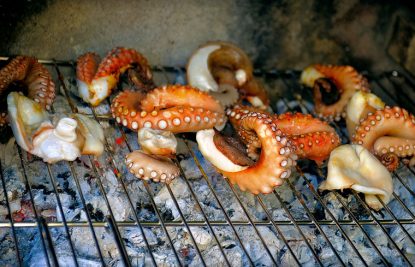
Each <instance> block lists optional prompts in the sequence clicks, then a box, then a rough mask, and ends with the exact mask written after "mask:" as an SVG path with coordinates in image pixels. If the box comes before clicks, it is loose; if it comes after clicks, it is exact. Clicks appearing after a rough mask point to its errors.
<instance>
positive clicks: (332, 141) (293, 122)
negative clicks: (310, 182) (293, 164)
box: [227, 107, 340, 164]
mask: <svg viewBox="0 0 415 267" xmlns="http://www.w3.org/2000/svg"><path fill="white" fill-rule="evenodd" d="M249 112H254V113H255V114H257V116H258V117H263V116H270V117H271V118H272V120H273V122H274V123H275V124H276V125H277V127H278V129H279V130H278V131H279V132H281V133H284V134H285V135H286V136H287V137H288V138H289V139H290V140H291V141H292V143H293V144H294V146H295V147H296V154H297V156H298V157H300V158H307V159H311V160H314V161H315V162H316V163H317V164H321V163H322V162H323V161H324V160H326V159H327V158H328V157H329V155H330V152H331V151H332V150H333V149H334V148H335V147H337V146H338V145H339V144H340V138H339V136H338V135H337V133H336V131H335V130H334V129H333V128H332V127H331V126H330V125H328V124H327V122H324V121H321V120H319V119H317V118H313V117H312V116H311V115H309V114H301V113H285V114H280V115H270V114H269V113H266V112H263V111H261V110H258V109H255V108H252V107H236V108H234V109H233V110H228V111H227V115H228V116H229V120H230V122H231V123H232V125H233V126H234V128H235V130H236V131H237V133H238V134H239V136H240V137H241V139H242V141H243V142H244V143H245V144H246V145H247V150H248V155H249V156H250V157H251V158H254V159H255V158H256V157H257V155H258V152H259V148H260V147H261V142H260V141H259V139H258V138H257V136H256V135H255V134H253V133H252V132H249V131H246V130H245V129H242V128H241V127H240V119H241V117H242V116H243V115H244V114H247V113H249Z"/></svg>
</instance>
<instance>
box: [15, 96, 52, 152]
mask: <svg viewBox="0 0 415 267" xmlns="http://www.w3.org/2000/svg"><path fill="white" fill-rule="evenodd" d="M7 109H8V113H9V120H10V125H11V127H12V131H13V134H14V136H15V138H16V142H17V144H18V145H19V146H20V147H21V148H23V149H24V150H26V151H29V150H30V149H32V148H33V146H32V140H31V139H30V136H32V133H33V132H34V131H35V130H36V129H37V128H38V127H39V126H40V124H41V123H42V122H44V121H48V113H47V112H46V110H45V109H43V107H42V106H41V105H40V104H39V103H37V102H35V101H33V100H31V99H30V98H28V97H25V96H24V95H21V94H19V93H16V92H11V93H10V94H9V95H8V96H7Z"/></svg>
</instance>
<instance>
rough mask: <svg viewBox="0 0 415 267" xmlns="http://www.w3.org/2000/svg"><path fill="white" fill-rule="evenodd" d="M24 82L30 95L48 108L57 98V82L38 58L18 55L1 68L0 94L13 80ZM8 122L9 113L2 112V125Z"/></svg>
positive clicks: (0, 123)
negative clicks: (55, 82)
mask: <svg viewBox="0 0 415 267" xmlns="http://www.w3.org/2000/svg"><path fill="white" fill-rule="evenodd" d="M17 81H19V82H22V83H23V84H24V85H25V86H27V88H28V97H30V98H31V99H33V100H34V101H36V102H38V103H40V104H41V105H42V107H44V108H46V109H47V110H49V109H50V107H51V105H52V103H53V100H54V99H55V84H54V83H53V80H52V76H51V75H50V73H49V71H48V70H47V69H46V68H45V67H44V66H43V65H42V64H40V63H39V62H38V61H37V59H36V58H34V57H28V56H18V57H16V58H14V59H12V60H11V61H10V62H9V63H8V64H7V65H6V66H5V67H4V68H2V69H1V70H0V96H1V95H2V94H3V93H4V92H5V91H6V89H7V87H8V86H9V85H10V84H11V83H13V82H17ZM6 123H7V114H6V112H2V113H1V114H0V126H3V125H5V124H6Z"/></svg>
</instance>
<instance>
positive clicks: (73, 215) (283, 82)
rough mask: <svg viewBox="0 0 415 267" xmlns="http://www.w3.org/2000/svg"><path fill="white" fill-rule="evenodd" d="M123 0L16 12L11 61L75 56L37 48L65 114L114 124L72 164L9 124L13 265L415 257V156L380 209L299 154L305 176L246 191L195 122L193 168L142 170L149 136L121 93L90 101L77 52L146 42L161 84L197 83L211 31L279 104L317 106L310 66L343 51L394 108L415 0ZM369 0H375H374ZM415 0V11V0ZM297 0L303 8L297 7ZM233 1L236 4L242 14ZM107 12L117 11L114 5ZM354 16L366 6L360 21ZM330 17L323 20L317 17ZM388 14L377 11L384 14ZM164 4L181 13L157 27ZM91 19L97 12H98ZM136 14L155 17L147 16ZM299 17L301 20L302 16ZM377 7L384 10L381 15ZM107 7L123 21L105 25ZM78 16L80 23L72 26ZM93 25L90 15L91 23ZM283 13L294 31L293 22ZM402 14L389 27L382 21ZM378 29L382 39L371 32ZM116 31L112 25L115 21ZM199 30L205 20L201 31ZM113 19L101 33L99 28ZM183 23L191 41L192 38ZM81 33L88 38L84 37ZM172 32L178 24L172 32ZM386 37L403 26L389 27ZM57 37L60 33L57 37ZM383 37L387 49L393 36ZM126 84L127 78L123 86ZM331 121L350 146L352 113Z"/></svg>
mask: <svg viewBox="0 0 415 267" xmlns="http://www.w3.org/2000/svg"><path fill="white" fill-rule="evenodd" d="M29 2H30V1H29ZM112 2H115V1H104V2H102V1H101V2H99V4H98V1H96V2H95V1H88V2H84V3H82V4H81V2H79V3H78V2H77V1H74V2H72V1H71V2H70V3H69V2H66V1H39V2H38V3H36V4H33V3H25V4H24V5H23V10H21V13H19V12H16V13H18V14H22V16H23V15H24V19H23V18H22V21H23V22H25V23H23V22H20V21H19V23H17V22H16V21H18V20H20V18H19V16H17V18H18V19H16V18H14V19H15V21H14V22H13V23H11V24H7V23H4V24H3V25H0V29H1V30H0V31H2V33H3V32H4V37H3V38H4V39H7V41H9V39H10V40H11V41H10V42H0V53H2V54H3V55H4V56H3V57H0V67H2V66H3V65H5V64H6V62H7V60H8V59H9V56H13V55H14V54H25V53H26V54H30V53H32V54H34V56H39V57H52V56H53V57H56V58H64V59H68V58H72V60H56V59H52V58H49V59H40V60H39V62H41V63H43V64H44V65H45V66H46V67H47V68H48V69H49V71H50V72H51V74H52V76H53V79H54V82H55V84H56V87H57V98H56V100H55V102H54V104H53V106H52V113H55V114H65V113H66V114H68V113H79V114H84V115H86V116H89V117H90V118H92V119H94V120H96V121H98V122H99V123H100V124H101V126H102V127H103V128H104V132H105V152H104V154H103V155H102V156H100V157H98V158H96V157H93V156H82V157H80V158H79V159H78V160H76V161H74V162H66V161H63V162H59V163H56V164H52V165H51V164H47V163H45V162H43V161H42V160H41V159H40V158H37V157H35V156H32V155H30V154H28V153H26V151H24V150H22V149H20V147H19V146H18V145H17V144H16V143H15V142H14V139H12V133H11V131H10V129H7V128H6V129H5V130H3V132H1V134H0V141H1V142H0V178H1V185H0V265H2V266H3V265H5V266H280V265H282V266H296V265H304V266H316V265H319V266H339V265H341V266H362V265H363V266H390V265H394V266H412V265H414V262H415V237H414V236H415V168H414V167H408V166H407V165H405V164H403V162H401V164H400V166H399V168H398V169H397V170H396V171H395V172H393V173H392V177H393V184H394V192H393V195H392V199H391V201H390V203H388V204H387V205H386V204H385V203H383V202H382V200H381V199H379V198H378V199H379V201H380V203H381V204H382V206H383V208H382V209H381V210H380V211H379V212H376V211H374V210H372V209H370V208H369V207H368V206H367V204H366V203H365V201H364V196H363V195H362V194H359V193H356V192H355V191H352V190H344V191H342V192H341V191H325V192H320V191H319V190H318V186H319V185H320V183H321V182H322V181H323V180H324V179H326V176H327V168H326V166H325V165H323V166H321V167H318V166H317V165H315V164H314V163H313V162H311V161H308V160H303V161H299V164H298V165H297V166H296V171H293V173H292V175H291V177H290V178H289V179H287V180H286V182H285V183H284V184H283V185H282V186H281V187H278V188H275V189H274V190H273V192H272V193H271V194H268V195H258V196H255V195H252V194H250V193H246V192H241V191H240V190H239V188H238V187H237V186H233V185H232V184H231V183H230V182H229V181H228V180H227V179H224V178H223V177H222V176H221V175H220V174H219V173H218V172H217V171H216V170H215V169H214V168H213V166H212V165H211V164H210V163H209V162H208V161H206V160H205V159H204V158H203V156H202V154H201V153H200V151H199V150H198V146H197V143H196V141H195V134H187V133H186V134H180V135H177V137H178V142H179V146H178V153H177V156H176V158H175V159H174V163H175V164H176V165H177V166H178V167H179V168H180V172H181V175H180V176H179V177H178V178H176V179H175V180H174V181H173V182H172V183H170V184H161V183H153V182H148V181H144V180H139V179H137V178H135V177H134V176H133V175H132V174H130V173H129V172H128V171H127V169H126V166H125V163H124V156H125V155H126V154H127V153H129V152H131V151H134V150H137V149H138V148H139V147H138V144H137V136H136V133H134V132H131V131H130V130H128V129H127V128H125V127H122V126H121V125H119V124H117V123H116V122H115V120H114V119H113V118H112V116H111V113H110V108H109V104H110V101H111V99H112V98H113V97H114V94H113V95H112V96H111V98H110V99H108V100H106V101H104V103H103V104H101V105H99V106H98V107H95V108H91V107H90V106H89V105H87V104H86V103H85V102H84V101H82V100H81V99H80V98H79V96H78V94H77V87H76V77H75V67H76V61H75V57H76V56H77V55H80V54H82V53H83V52H85V51H84V50H88V49H91V50H94V51H96V52H98V53H99V54H101V55H104V53H105V52H106V51H108V50H109V49H111V48H112V46H117V45H125V46H130V47H135V48H137V50H138V51H140V52H142V53H143V54H144V55H145V56H148V55H149V59H155V60H154V61H152V60H150V62H156V64H160V65H157V66H153V68H152V69H153V74H154V81H155V83H156V84H157V85H159V86H161V85H164V84H174V83H179V84H185V83H186V70H185V68H183V67H180V66H183V65H184V64H185V62H186V60H187V57H186V55H190V53H191V49H190V48H195V46H197V45H200V44H202V43H203V41H206V40H205V39H206V36H213V38H212V39H215V38H217V39H221V38H222V39H226V40H230V41H234V42H235V43H237V44H238V45H241V47H242V48H244V49H245V50H247V52H248V54H250V56H251V55H255V56H256V58H254V63H255V66H257V69H256V70H255V71H254V74H255V75H256V76H257V78H258V79H260V80H261V81H262V82H263V84H264V85H265V86H266V89H267V91H268V92H269V95H270V99H271V108H272V109H273V111H274V112H277V113H283V112H288V111H292V112H295V111H298V112H302V113H311V114H313V101H312V91H311V90H310V89H309V88H305V87H303V86H302V85H300V84H299V77H300V73H301V72H300V69H301V68H302V67H304V66H305V65H304V64H306V65H307V64H311V63H336V62H343V63H346V64H350V65H352V66H354V67H356V68H357V69H358V70H359V71H360V72H361V73H362V74H363V75H365V76H366V77H367V78H368V80H369V82H370V85H371V87H370V88H371V90H372V91H373V92H374V93H375V94H376V95H378V96H379V97H380V98H381V99H382V100H383V101H385V102H386V104H387V105H390V106H394V105H398V106H401V107H403V108H405V109H407V110H408V111H410V112H411V113H413V114H414V113H415V93H414V92H415V78H414V76H413V75H414V73H415V67H414V66H413V63H412V62H411V61H410V60H409V59H410V57H409V55H415V50H414V48H413V47H415V42H414V43H412V42H411V41H412V39H414V40H415V38H414V36H415V30H414V29H415V27H413V26H411V25H415V24H414V23H413V22H411V20H410V19H408V17H411V15H408V14H409V13H410V10H407V9H405V6H404V5H405V4H406V3H405V1H398V2H400V3H399V4H400V5H402V7H398V8H396V6H398V5H396V6H395V3H394V4H392V3H382V5H384V9H382V8H379V6H381V5H379V4H377V3H369V4H368V3H366V2H364V1H362V3H360V2H359V3H352V2H353V1H350V3H349V2H347V3H346V2H344V3H340V4H339V3H336V4H327V3H325V2H327V1H319V0H315V1H298V2H292V3H285V2H284V1H281V2H278V1H277V3H271V2H267V3H265V2H264V3H262V2H258V3H257V2H255V1H252V3H247V2H246V3H243V4H241V3H239V4H238V5H236V4H235V3H231V1H209V5H206V3H205V1H200V2H198V3H196V2H197V1H193V2H192V1H189V2H186V1H178V2H174V1H169V2H168V5H170V4H171V6H170V8H171V9H164V8H159V7H160V6H162V5H158V4H160V3H157V4H154V2H148V3H147V2H144V1H139V3H138V2H137V3H136V2H135V1H131V2H128V1H125V2H123V1H120V2H119V3H118V2H117V5H118V4H119V6H114V7H111V5H112ZM127 2H128V3H127ZM166 2H167V1H166ZM170 2H171V3H170ZM185 2H186V3H185ZM210 2H215V3H214V4H211V3H210ZM323 2H324V5H320V4H321V3H323ZM369 2H370V1H369ZM52 3H53V4H52ZM195 3H196V4H195ZM19 4H20V3H19ZM101 4H102V6H100V5H101ZM302 4H304V6H302ZM306 4H307V5H306ZM97 5H98V6H99V8H97V10H94V11H91V10H88V12H91V14H92V15H91V16H89V13H87V15H85V14H84V13H83V12H84V11H85V10H79V9H80V8H79V6H82V7H84V8H85V7H86V8H87V9H88V7H91V6H93V7H95V6H97ZM12 6H13V5H12V4H11V3H7V4H4V5H3V4H0V8H1V9H3V10H2V11H3V14H0V15H1V16H2V18H3V17H5V18H9V17H10V18H13V16H14V15H16V14H14V13H13V12H11V13H10V14H9V13H8V12H7V11H5V10H9V9H10V8H11V7H12ZM129 6H131V10H134V12H136V11H137V16H136V17H131V16H130V17H128V16H126V17H125V18H123V19H120V20H119V21H117V20H115V19H114V20H112V19H108V18H106V17H105V16H106V15H107V13H108V12H107V13H106V12H105V11H106V10H108V9H111V12H112V11H113V10H112V8H113V9H114V13H115V15H114V16H118V15H117V11H119V10H120V9H122V8H125V9H127V7H129ZM200 6H202V7H200ZM368 6H372V7H375V8H373V9H367V10H366V9H365V7H368ZM407 6H408V7H409V8H412V9H413V5H412V4H410V3H409V4H407ZM32 7H35V11H33V14H36V13H35V12H38V11H39V10H42V11H44V14H46V15H44V16H41V15H39V16H38V17H36V16H35V15H32V14H31V12H28V10H29V9H31V8H32ZM142 7H143V8H142ZM236 7H237V8H236ZM299 7H301V8H302V9H303V10H300V11H298V8H299ZM19 8H20V7H19ZM100 8H101V9H102V10H100ZM301 8H300V9H301ZM308 8H309V9H310V10H307V9H308ZM336 8H339V9H340V8H344V10H346V11H347V12H346V11H345V12H346V13H347V14H346V13H342V12H343V11H336V12H333V10H335V9H336ZM376 8H377V9H376ZM65 9H67V10H65ZM227 9H232V11H234V12H235V14H233V13H232V16H229V15H230V12H228V11H227ZM315 9H316V10H318V11H316V10H315ZM332 9H333V10H332ZM74 10H75V12H80V13H81V14H82V15H80V18H81V20H76V18H75V19H74V20H72V17H71V15H69V18H68V16H64V12H68V14H73V12H74ZM147 10H150V12H148V13H151V14H152V15H153V16H150V17H149V18H145V16H143V13H146V12H147ZM171 10H174V12H172V11H171ZM182 10H189V11H198V12H199V13H198V12H194V13H195V14H198V15H197V16H188V15H187V14H181V11H182ZM281 10H283V11H284V12H287V13H288V15H287V16H285V14H284V12H283V11H281ZM101 11H103V14H102V15H103V17H105V19H102V18H101V17H100V15H101V14H100V13H99V12H101ZM127 11H128V10H126V12H127ZM179 11H180V12H179ZM202 11H203V12H202ZM297 11H298V12H297ZM360 11H361V12H360ZM389 11H391V13H392V11H393V12H395V13H399V15H402V17H403V19H401V18H400V17H399V16H396V17H395V19H394V20H393V21H392V20H390V21H389V19H390V17H391V15H390V14H389V13H388V12H389ZM71 12H72V13H71ZM130 12H131V11H130ZM140 12H141V13H140ZM308 12H310V13H308ZM320 12H321V16H320ZM97 13H98V15H99V16H98V15H97ZM173 13H174V14H173ZM179 13H180V14H179ZM256 13H258V14H256ZM332 13H333V14H332ZM356 13H358V15H356V17H357V19H351V18H353V16H354V14H356ZM386 13H388V14H386ZM56 14H58V15H57V16H56ZM65 14H66V13H65ZM128 14H131V13H128ZM172 14H173V15H172ZM177 14H179V15H177ZM310 14H311V15H310ZM316 14H317V16H318V17H321V18H322V19H321V21H320V20H318V21H317V20H316V17H313V15H314V16H315V15H316ZM324 14H327V18H326V16H324ZM61 15H62V20H61V17H60V16H61ZM111 15H113V14H111ZM32 16H33V17H32ZM182 16H184V17H182ZM278 16H281V17H282V18H281V20H279V19H277V17H278ZM374 16H378V17H379V20H374V19H373V17H374ZM56 17H59V18H58V19H57V18H56ZM162 17H163V18H166V19H167V20H168V23H166V24H169V25H170V24H171V25H173V26H171V27H168V28H167V29H165V28H164V27H159V28H160V29H158V28H157V27H158V26H159V24H157V23H158V22H159V21H160V20H162ZM323 17H324V18H323ZM49 18H51V20H55V21H54V23H55V24H52V25H51V28H53V30H50V31H48V30H45V28H46V27H47V26H49ZM90 18H92V19H91V20H94V19H97V23H95V21H93V22H91V20H89V19H90ZM137 18H139V20H142V21H143V25H144V27H141V24H140V25H139V26H140V27H138V26H137V25H135V24H134V23H137ZM218 18H221V19H218ZM298 18H300V19H302V20H303V22H302V23H300V22H298V21H297V22H298V23H297V22H296V20H298ZM36 19H37V21H36ZM83 19H85V20H83ZM371 19H372V20H373V21H375V22H373V21H372V24H371V22H370V21H371ZM107 20H109V21H110V22H111V23H108V24H105V23H102V21H104V22H107ZM348 20H350V21H348ZM366 20H368V21H369V22H366ZM2 21H3V19H2ZM32 21H36V22H37V23H38V24H36V25H35V24H33V23H31V22H32ZM120 21H121V22H120ZM183 21H185V22H183ZM288 21H289V22H288ZM58 22H59V23H58ZM68 22H70V23H73V24H74V25H75V26H74V25H71V26H70V27H68V25H67V23H68ZM83 22H85V25H80V23H83ZM124 22H125V24H123V23H124ZM131 22H132V23H131ZM139 22H141V21H139ZM377 22H379V23H377ZM88 23H89V24H90V25H88ZM100 23H101V24H100ZM117 23H118V24H117ZM203 23H204V24H203ZM32 24H33V25H32ZM92 24H94V25H92ZM95 24H97V25H98V24H99V27H97V26H96V25H95ZM202 24H203V25H202ZM274 24H275V25H274ZM114 25H115V26H114ZM117 25H118V27H119V29H117V31H118V30H120V31H121V28H123V27H125V26H126V25H128V26H129V27H132V28H134V27H135V26H137V27H135V28H134V29H132V28H130V29H126V28H124V30H123V31H122V34H119V35H117V33H113V31H114V28H115V27H116V26H117ZM148 25H151V26H152V27H153V29H151V27H147V26H148ZM189 25H191V26H190V27H189ZM206 25H208V26H206ZM224 25H226V26H224ZM281 25H284V26H285V25H287V28H280V26H281ZM330 25H331V26H333V29H332V30H329V28H331V26H330ZM348 25H350V28H349V26H348ZM390 25H392V26H393V27H392V29H391V32H390V33H389V34H386V33H384V32H386V30H385V29H386V28H388V27H389V26H390ZM14 26H16V27H14ZM375 26H376V29H373V31H372V32H371V34H370V35H369V37H368V35H366V33H367V31H368V30H367V29H370V28H371V27H375ZM100 27H103V29H101V28H100ZM181 27H182V29H181ZM360 27H362V28H364V30H361V29H360ZM9 28H15V29H16V30H15V31H9ZM107 28H108V31H109V32H110V33H108V32H106V31H105V30H107ZM149 28H150V30H148V29H149ZM314 28H315V29H314ZM322 28H324V29H323V30H322ZM190 29H191V30H192V31H193V32H192V33H189V32H187V31H190ZM101 30H102V32H103V34H102V36H101V37H99V36H95V34H97V33H98V32H101ZM66 31H68V32H69V33H68V34H67V33H66ZM94 31H95V32H94ZM130 31H131V32H130ZM153 31H154V32H153ZM59 32H65V34H63V36H64V38H62V37H61V35H57V34H58V33H59ZM105 33H107V34H105ZM126 33H129V34H126ZM137 33H139V34H137ZM184 33H186V34H188V35H189V36H190V37H192V38H191V39H189V40H183V38H182V37H184V35H185V34H184ZM372 33H373V34H372ZM55 34H56V36H55ZM66 34H67V35H68V36H66ZM83 34H85V35H86V36H87V37H88V42H87V43H85V42H84V43H82V42H80V41H79V40H81V41H82V40H83V41H85V38H84V37H85V36H84V35H83ZM91 34H92V35H94V38H91ZM123 34H125V35H123ZM69 35H70V37H71V38H72V37H74V42H75V44H73V43H72V42H73V40H72V39H70V38H69ZM80 35H82V36H81V37H80ZM161 35H167V36H163V37H166V38H160V36H161ZM174 35H178V36H174ZM319 35H322V36H319ZM328 35H332V36H330V38H328V37H327V36H328ZM341 35H344V38H342V37H343V36H341ZM386 35H388V36H390V37H391V38H389V39H388V38H385V36H386ZM117 36H118V37H120V36H121V37H120V38H119V40H122V42H121V41H120V42H119V43H114V42H115V40H116V41H117V42H118V39H117V38H118V37H117ZM137 36H138V37H137ZM189 36H187V37H189ZM275 36H279V37H278V38H280V39H278V40H277V39H276V37H275ZM82 37H83V38H84V39H83V38H82ZM77 38H78V39H77ZM159 38H160V39H159ZM209 38H210V37H209ZM297 38H298V39H297ZM353 38H360V40H359V42H357V40H354V39H353ZM137 39H140V40H137ZM161 39H162V40H161ZM333 39H338V40H337V42H333ZM386 39H388V40H387V41H386ZM62 40H64V41H62ZM293 40H294V41H293ZM42 41H43V42H42ZM49 42H50V43H55V42H56V45H49V46H48V45H47V44H46V43H49ZM58 42H59V43H60V44H58ZM76 42H78V44H77V43H76ZM199 42H202V43H199ZM39 43H41V44H40V45H39ZM345 43H347V45H346V44H345ZM380 43H382V45H383V43H384V44H385V46H386V47H381V48H380V47H379V44H380ZM35 44H37V46H36V45H35ZM294 44H295V45H294ZM291 46H293V47H291ZM32 47H33V49H31V48H32ZM140 47H142V49H141V48H140ZM305 48H307V51H305V50H304V49H305ZM411 49H412V50H413V51H414V52H410V51H412V50H411ZM22 51H24V52H22ZM104 51H105V52H104ZM408 51H409V52H408ZM54 53H56V55H54ZM411 53H413V54H411ZM51 54H52V56H51ZM285 55H286V58H285V57H284V56H285ZM379 55H381V56H382V57H381V56H379ZM387 55H389V56H387ZM300 56H301V60H300V59H299V58H300ZM324 60H325V61H324ZM320 61H321V62H320ZM323 61H324V62H323ZM275 62H277V63H275ZM153 64H154V63H153ZM165 65H169V66H165ZM275 66H279V67H285V68H297V69H280V68H278V69H276V68H275ZM365 69H367V70H365ZM411 73H412V74H411ZM125 86H126V81H123V82H122V83H121V84H120V85H119V86H118V87H119V88H118V89H123V88H124V87H125ZM0 103H2V102H0ZM0 105H1V104H0ZM313 115H315V114H313ZM330 124H331V126H333V127H334V128H335V130H336V131H337V133H338V134H339V136H340V137H341V141H342V143H348V142H349V136H348V134H347V130H346V127H345V122H344V121H338V122H337V121H335V122H331V123H330Z"/></svg>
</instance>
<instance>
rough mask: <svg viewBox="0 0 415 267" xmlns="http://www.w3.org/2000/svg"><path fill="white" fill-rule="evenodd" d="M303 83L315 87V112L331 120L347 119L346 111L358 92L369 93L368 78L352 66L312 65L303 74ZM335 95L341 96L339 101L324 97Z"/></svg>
mask: <svg viewBox="0 0 415 267" xmlns="http://www.w3.org/2000/svg"><path fill="white" fill-rule="evenodd" d="M301 82H302V83H303V84H305V85H306V86H308V87H313V95H314V103H315V107H314V108H315V112H316V113H317V114H318V115H319V116H320V117H322V118H325V119H329V120H333V119H335V120H340V118H341V117H345V112H344V109H345V108H346V105H347V103H348V101H349V100H350V98H351V97H352V96H353V94H354V93H355V92H356V91H359V90H362V91H369V85H368V82H367V80H366V78H364V77H363V76H362V75H360V74H359V73H358V72H357V71H356V70H355V69H354V68H353V67H351V66H332V65H320V64H316V65H312V66H309V67H307V68H306V69H304V71H303V72H302V74H301ZM333 87H335V88H333ZM335 90H337V91H336V92H332V91H335ZM335 93H338V94H339V97H338V98H337V99H334V100H333V99H330V100H326V99H325V98H324V97H323V96H325V95H326V94H327V95H328V96H330V95H332V94H335ZM325 102H327V103H325Z"/></svg>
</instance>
